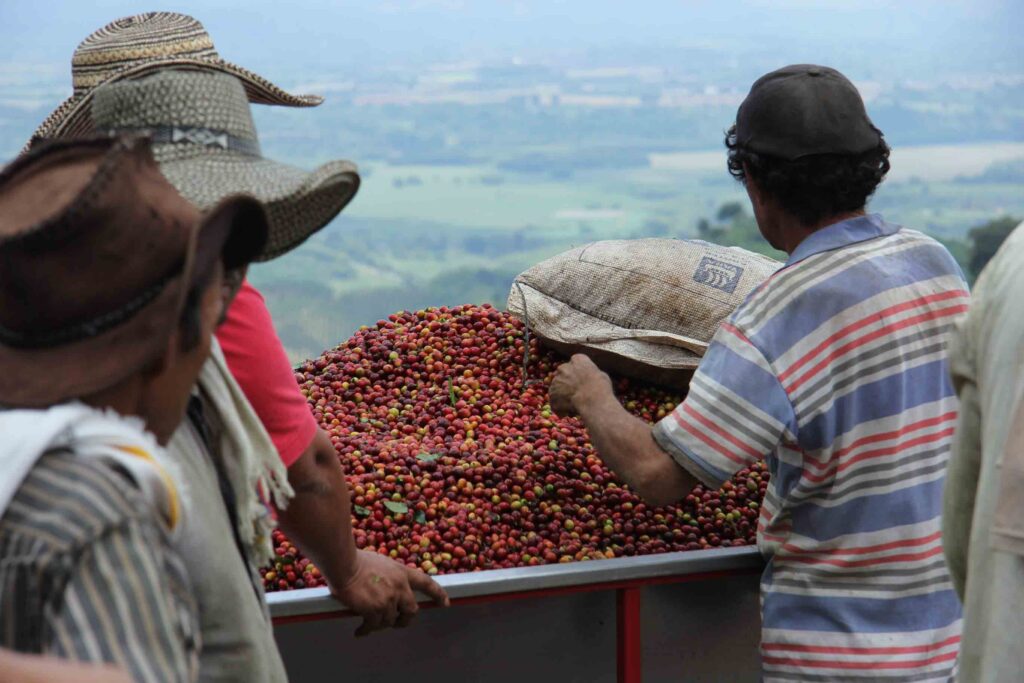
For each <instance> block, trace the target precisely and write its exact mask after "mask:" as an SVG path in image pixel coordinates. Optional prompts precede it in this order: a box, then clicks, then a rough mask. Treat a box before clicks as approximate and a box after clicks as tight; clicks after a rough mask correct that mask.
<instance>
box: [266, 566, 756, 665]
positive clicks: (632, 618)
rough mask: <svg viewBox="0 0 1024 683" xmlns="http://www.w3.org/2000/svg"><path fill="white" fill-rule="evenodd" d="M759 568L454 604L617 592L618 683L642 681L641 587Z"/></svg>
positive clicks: (298, 619) (283, 620)
mask: <svg viewBox="0 0 1024 683" xmlns="http://www.w3.org/2000/svg"><path fill="white" fill-rule="evenodd" d="M759 573H761V569H760V568H750V569H732V570H726V571H717V572H703V573H700V574H685V575H682V576H661V577H656V578H651V579H631V580H627V581H609V582H605V583H591V584H584V585H579V586H563V587H560V588H542V589H539V590H529V591H516V592H512V593H497V594H495V595H477V596H472V597H468V598H456V599H454V600H452V605H474V604H480V603H485V602H502V601H505V600H521V599H528V598H539V597H545V596H557V595H572V594H574V593H594V592H600V591H615V615H616V662H617V670H618V683H641V681H642V680H643V679H642V671H641V664H642V661H643V648H642V641H641V638H640V635H641V634H640V624H641V621H642V620H641V600H640V596H641V589H642V588H644V587H645V586H661V585H665V584H673V583H690V582H692V581H706V580H708V579H717V578H722V577H727V576H741V575H744V574H759ZM421 607H423V608H431V607H434V605H432V604H423V605H421ZM350 616H354V615H353V613H352V612H350V611H349V610H345V609H339V610H337V611H332V612H320V613H317V614H300V615H296V616H290V617H275V618H274V620H273V622H274V625H275V626H283V625H285V624H298V623H303V622H308V621H323V620H325V619H339V618H343V617H350Z"/></svg>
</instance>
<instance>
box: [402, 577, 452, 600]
mask: <svg viewBox="0 0 1024 683" xmlns="http://www.w3.org/2000/svg"><path fill="white" fill-rule="evenodd" d="M407 575H408V577H409V585H410V586H412V588H413V590H418V591H419V592H420V593H423V594H424V595H426V596H428V597H429V598H430V599H431V600H433V601H434V602H435V603H436V604H437V606H438V607H448V606H449V605H450V604H451V601H450V600H448V594H447V593H445V592H444V589H443V588H441V586H439V585H438V584H437V582H436V581H434V580H433V579H431V578H430V577H429V576H427V575H426V574H424V573H423V572H421V571H418V570H416V569H409V570H408V572H407Z"/></svg>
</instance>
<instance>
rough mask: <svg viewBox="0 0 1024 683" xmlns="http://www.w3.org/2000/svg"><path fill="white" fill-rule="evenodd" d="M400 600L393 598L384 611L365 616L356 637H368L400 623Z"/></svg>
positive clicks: (376, 611) (380, 610)
mask: <svg viewBox="0 0 1024 683" xmlns="http://www.w3.org/2000/svg"><path fill="white" fill-rule="evenodd" d="M398 617H399V614H398V598H396V597H393V598H391V599H390V600H388V603H387V604H386V605H385V606H384V608H383V609H379V610H375V611H373V612H369V613H367V614H365V615H363V623H362V624H360V625H359V628H357V629H356V637H357V638H362V637H363V636H368V635H370V634H371V633H373V632H374V631H381V630H383V629H386V628H391V627H393V626H394V625H395V624H396V623H397V622H398Z"/></svg>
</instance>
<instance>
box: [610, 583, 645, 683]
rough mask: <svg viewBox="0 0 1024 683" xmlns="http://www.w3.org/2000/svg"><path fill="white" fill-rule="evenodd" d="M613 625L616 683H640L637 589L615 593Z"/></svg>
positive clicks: (641, 665) (626, 589)
mask: <svg viewBox="0 0 1024 683" xmlns="http://www.w3.org/2000/svg"><path fill="white" fill-rule="evenodd" d="M615 624H616V625H615V640H616V648H615V650H616V657H615V661H616V665H617V669H618V678H617V680H618V683H641V682H642V681H643V659H644V652H643V648H642V647H641V645H640V642H641V641H640V589H639V588H620V589H619V590H617V591H615Z"/></svg>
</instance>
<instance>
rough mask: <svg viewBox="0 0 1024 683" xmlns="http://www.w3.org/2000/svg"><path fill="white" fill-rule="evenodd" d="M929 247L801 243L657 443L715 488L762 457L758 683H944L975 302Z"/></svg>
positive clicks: (820, 240) (949, 262)
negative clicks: (949, 527)
mask: <svg viewBox="0 0 1024 683" xmlns="http://www.w3.org/2000/svg"><path fill="white" fill-rule="evenodd" d="M968 297H969V295H968V291H967V284H966V283H965V282H964V278H963V275H962V273H961V271H960V269H959V267H958V266H957V264H956V262H955V261H954V260H953V258H952V256H950V254H949V252H948V251H946V249H945V248H944V247H942V246H941V245H940V244H938V243H937V242H936V241H935V240H933V239H931V238H929V237H927V236H925V235H923V234H921V233H919V232H916V231H913V230H907V229H902V228H900V227H899V226H895V225H891V224H889V223H886V222H885V221H883V220H882V219H881V218H880V217H879V216H877V215H869V216H861V217H857V218H853V219H850V220H847V221H843V222H840V223H836V224H834V225H831V226H829V227H826V228H823V229H821V230H819V231H817V232H815V233H813V234H811V235H810V236H809V237H807V238H806V239H805V240H804V241H803V242H802V243H801V244H800V245H799V246H798V247H797V248H796V250H794V252H793V253H792V255H791V256H790V258H789V259H788V261H787V262H786V264H785V265H784V266H783V267H782V268H781V269H780V270H779V271H777V272H776V273H775V274H774V275H772V276H771V277H770V278H769V279H768V280H767V281H766V282H765V283H763V284H762V285H761V286H760V287H759V288H758V289H756V290H754V291H753V292H752V293H751V294H750V296H749V297H748V298H747V300H746V301H745V302H744V303H743V304H742V305H741V306H740V307H739V308H738V309H737V310H736V311H735V312H734V314H733V315H732V316H731V317H730V319H729V320H728V321H727V322H725V323H723V324H722V326H721V327H720V328H719V330H718V332H717V334H716V335H715V338H714V340H713V342H712V344H711V346H710V347H709V349H708V351H707V354H706V355H705V357H704V359H703V360H702V362H701V364H700V367H699V369H698V370H697V372H696V373H695V376H694V378H693V381H692V382H691V384H690V393H689V395H688V396H687V398H686V400H685V401H684V402H683V403H682V404H680V405H679V407H678V408H677V409H676V410H675V412H674V413H673V414H672V415H670V416H668V417H667V418H665V419H664V420H662V421H661V422H660V423H659V424H657V425H656V427H655V430H654V434H655V438H656V440H657V441H658V443H659V444H660V445H661V446H662V448H664V449H665V450H666V451H668V452H669V453H670V454H671V455H672V456H673V457H674V458H675V460H676V461H677V462H678V463H679V464H680V465H681V466H682V467H684V468H685V469H686V470H687V471H688V472H690V473H691V474H692V475H693V476H695V477H696V478H697V479H698V480H700V481H701V482H702V483H703V484H705V485H706V486H709V487H711V488H712V489H715V488H718V487H719V486H721V485H722V484H723V483H724V482H725V481H726V480H727V479H728V478H729V477H730V476H731V475H732V474H733V473H735V472H737V471H738V470H740V469H742V468H743V467H746V466H747V465H750V464H751V463H753V462H755V461H757V460H759V459H761V458H766V459H767V464H768V468H769V470H770V472H771V483H770V486H769V487H768V492H767V494H766V496H765V499H764V503H763V505H762V509H761V517H760V520H759V523H758V544H759V546H760V548H761V551H762V553H763V554H764V555H765V557H766V558H767V559H768V565H767V568H766V569H765V572H764V575H763V577H762V580H761V613H762V627H763V630H762V642H761V656H762V666H763V674H764V679H765V680H768V681H795V680H799V681H844V680H851V681H866V680H872V681H874V680H900V681H946V680H949V679H950V678H951V677H952V676H953V675H954V673H955V669H956V659H957V652H958V648H959V642H960V605H959V601H958V600H957V597H956V594H955V593H954V591H953V588H952V585H951V583H950V577H949V574H948V573H947V570H946V566H945V562H944V559H943V555H942V537H941V532H940V519H939V515H940V511H941V508H942V487H943V481H944V478H945V469H946V460H947V458H948V457H949V451H950V446H951V441H952V437H953V427H954V424H955V421H956V415H957V402H956V397H955V394H954V392H953V388H952V386H951V384H950V381H949V378H948V377H949V370H948V366H947V355H946V344H947V340H948V339H949V336H950V332H951V330H952V329H953V325H954V321H955V320H956V319H957V317H958V316H960V315H961V314H963V313H964V312H965V311H966V309H967V305H968Z"/></svg>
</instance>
